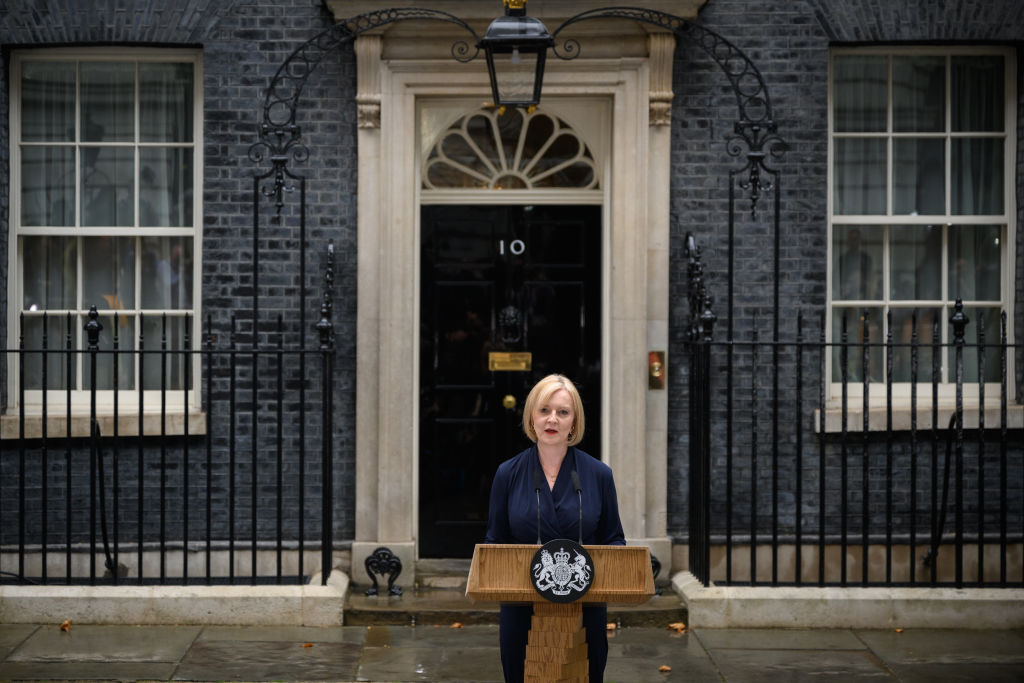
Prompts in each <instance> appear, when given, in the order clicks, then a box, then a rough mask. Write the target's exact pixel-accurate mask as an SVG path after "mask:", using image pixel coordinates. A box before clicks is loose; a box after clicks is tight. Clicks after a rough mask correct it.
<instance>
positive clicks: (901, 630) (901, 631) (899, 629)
mask: <svg viewBox="0 0 1024 683" xmlns="http://www.w3.org/2000/svg"><path fill="white" fill-rule="evenodd" d="M894 630H895V631H896V633H903V629H901V628H897V629H894Z"/></svg>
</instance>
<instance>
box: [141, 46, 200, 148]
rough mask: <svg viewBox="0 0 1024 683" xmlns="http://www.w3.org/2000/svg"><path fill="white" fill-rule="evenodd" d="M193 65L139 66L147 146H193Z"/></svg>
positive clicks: (142, 124) (142, 138)
mask: <svg viewBox="0 0 1024 683" xmlns="http://www.w3.org/2000/svg"><path fill="white" fill-rule="evenodd" d="M192 79H193V76H192V64H147V63H141V64H139V91H140V92H139V100H140V101H139V109H140V112H141V114H140V118H139V127H140V128H141V130H140V136H139V137H140V139H141V140H142V141H143V142H192V92H193V86H192Z"/></svg>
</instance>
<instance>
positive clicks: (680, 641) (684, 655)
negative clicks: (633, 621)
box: [604, 629, 722, 683]
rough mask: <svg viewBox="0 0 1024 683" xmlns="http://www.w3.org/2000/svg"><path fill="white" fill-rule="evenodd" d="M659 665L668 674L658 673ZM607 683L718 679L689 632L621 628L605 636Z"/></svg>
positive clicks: (708, 682) (694, 682) (697, 682)
mask: <svg viewBox="0 0 1024 683" xmlns="http://www.w3.org/2000/svg"><path fill="white" fill-rule="evenodd" d="M662 666H667V667H669V669H670V670H669V671H659V668H660V667H662ZM604 677H605V680H606V681H608V683H626V682H627V681H628V682H629V683H660V682H661V681H666V682H673V681H687V682H688V683H712V682H713V683H721V681H722V676H721V674H720V673H719V672H718V669H717V668H716V667H715V665H714V662H712V660H711V657H710V656H709V655H708V653H707V651H706V650H705V649H704V647H703V646H702V645H701V643H700V641H699V640H698V639H697V638H696V637H695V636H694V635H693V634H692V633H689V632H686V633H677V632H675V631H670V630H668V629H657V630H655V629H621V630H617V631H615V632H613V633H610V634H609V635H608V666H607V668H606V669H605V672H604Z"/></svg>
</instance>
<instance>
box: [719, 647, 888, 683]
mask: <svg viewBox="0 0 1024 683" xmlns="http://www.w3.org/2000/svg"><path fill="white" fill-rule="evenodd" d="M710 654H711V658H712V660H714V662H715V665H716V666H717V667H718V670H719V671H721V672H722V675H723V676H724V678H725V679H726V680H727V681H729V683H804V682H805V681H806V682H810V681H815V682H818V681H835V682H836V683H840V682H843V683H845V682H848V681H897V680H899V679H897V678H896V677H895V676H893V674H892V672H890V671H889V670H888V669H886V668H885V665H884V664H883V663H882V662H881V661H879V660H878V658H876V657H875V656H874V655H873V654H872V653H871V652H869V651H867V650H839V651H830V650H724V649H723V650H711V652H710Z"/></svg>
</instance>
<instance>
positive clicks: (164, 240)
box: [141, 237, 192, 323]
mask: <svg viewBox="0 0 1024 683" xmlns="http://www.w3.org/2000/svg"><path fill="white" fill-rule="evenodd" d="M141 286H142V307H143V308H146V309H157V310H173V309H183V308H184V309H189V308H192V240H191V239H190V238H188V237H144V238H142V285H141ZM147 323H148V320H147Z"/></svg>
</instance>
